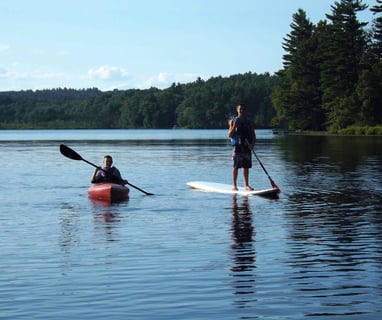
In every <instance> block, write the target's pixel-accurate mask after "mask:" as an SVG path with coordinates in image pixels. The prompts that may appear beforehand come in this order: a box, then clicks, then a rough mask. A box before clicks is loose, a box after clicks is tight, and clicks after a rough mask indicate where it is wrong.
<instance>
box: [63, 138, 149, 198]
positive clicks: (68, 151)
mask: <svg viewBox="0 0 382 320" xmlns="http://www.w3.org/2000/svg"><path fill="white" fill-rule="evenodd" d="M60 152H61V153H62V154H63V155H64V156H65V157H67V158H69V159H72V160H82V161H84V162H86V163H87V164H90V165H91V166H93V167H95V168H98V169H99V168H100V167H99V166H97V165H96V164H94V163H92V162H90V161H88V160H86V159H84V158H82V157H81V155H80V154H79V153H77V152H76V151H74V150H73V149H71V148H69V147H68V146H66V145H64V144H61V145H60ZM101 170H103V169H102V168H101ZM125 184H128V185H129V186H131V187H133V188H134V189H137V190H139V191H141V192H143V193H144V194H146V195H149V196H152V195H154V194H153V193H150V192H147V191H145V190H142V189H141V188H138V187H137V186H135V185H133V184H132V183H130V182H127V183H125Z"/></svg>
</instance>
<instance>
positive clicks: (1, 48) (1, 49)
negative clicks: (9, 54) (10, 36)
mask: <svg viewBox="0 0 382 320" xmlns="http://www.w3.org/2000/svg"><path fill="white" fill-rule="evenodd" d="M9 48H10V46H9V45H7V44H3V43H0V52H5V51H7V50H9Z"/></svg>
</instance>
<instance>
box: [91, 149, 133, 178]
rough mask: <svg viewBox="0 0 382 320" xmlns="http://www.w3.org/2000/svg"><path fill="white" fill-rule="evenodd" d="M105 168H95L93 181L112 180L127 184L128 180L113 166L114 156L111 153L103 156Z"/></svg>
mask: <svg viewBox="0 0 382 320" xmlns="http://www.w3.org/2000/svg"><path fill="white" fill-rule="evenodd" d="M103 165H104V166H103V168H102V167H98V168H96V169H95V170H94V173H93V176H92V179H91V183H102V182H112V183H118V184H123V185H124V184H127V183H128V181H127V180H125V179H122V176H121V173H120V172H119V170H118V169H117V168H116V167H114V166H113V158H112V157H111V156H109V155H106V156H104V157H103Z"/></svg>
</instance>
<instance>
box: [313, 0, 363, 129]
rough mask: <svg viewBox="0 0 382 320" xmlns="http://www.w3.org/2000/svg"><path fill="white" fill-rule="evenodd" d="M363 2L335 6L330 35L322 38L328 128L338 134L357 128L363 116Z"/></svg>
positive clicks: (345, 0)
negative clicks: (360, 16)
mask: <svg viewBox="0 0 382 320" xmlns="http://www.w3.org/2000/svg"><path fill="white" fill-rule="evenodd" d="M366 7H367V6H366V5H365V4H363V3H362V1H359V0H341V1H339V2H335V4H334V5H332V6H331V8H332V13H331V14H327V15H326V17H327V18H328V19H329V20H330V21H331V23H330V24H328V26H327V28H328V29H327V32H325V33H322V34H321V38H320V53H321V54H322V59H323V60H322V63H321V77H320V79H321V90H322V93H323V95H322V102H323V108H324V110H325V111H326V116H327V128H328V129H329V130H331V131H337V130H339V129H341V128H345V127H347V126H349V125H352V124H356V123H357V121H358V120H359V116H360V107H359V106H360V102H359V97H358V96H357V94H356V90H355V88H356V85H357V82H358V78H359V75H360V73H361V64H360V62H361V59H362V56H363V53H364V51H365V46H366V39H365V31H364V30H363V27H364V26H366V25H367V23H363V22H359V21H358V19H357V13H358V12H360V11H363V10H365V9H366Z"/></svg>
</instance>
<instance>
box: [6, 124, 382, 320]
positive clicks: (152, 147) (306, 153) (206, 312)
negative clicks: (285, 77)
mask: <svg viewBox="0 0 382 320" xmlns="http://www.w3.org/2000/svg"><path fill="white" fill-rule="evenodd" d="M226 134H227V131H226V130H78V131H77V130H57V131H56V130H52V131H49V130H47V131H39V130H36V131H0V148H1V161H2V164H1V166H2V173H1V178H0V179H1V185H2V190H1V209H0V244H1V251H0V252H1V254H0V259H1V261H0V268H1V270H0V271H1V272H0V284H1V286H0V319H28V320H30V319H108V320H111V319H303V318H314V319H357V320H358V319H380V318H381V316H382V201H381V200H382V196H381V193H382V138H380V137H338V136H328V137H322V136H291V135H290V136H289V135H288V136H273V135H272V132H271V131H266V130H265V131H262V130H258V131H257V136H258V143H257V146H256V153H257V155H258V156H259V158H260V160H261V161H262V163H263V164H264V166H265V168H266V169H267V171H268V173H269V174H270V176H271V177H272V179H273V180H274V181H275V182H276V183H277V185H278V186H279V187H280V188H281V190H282V192H281V194H280V198H279V199H276V200H275V199H273V200H272V199H266V198H261V197H235V196H231V195H223V194H214V193H205V192H198V191H194V190H191V189H189V188H188V187H187V186H186V182H187V181H193V180H207V181H215V182H222V183H230V182H231V147H230V146H229V143H228V141H227V138H226ZM60 143H64V144H66V145H68V146H69V147H71V148H73V149H74V150H75V151H77V152H78V153H79V154H81V156H82V157H83V158H84V159H86V160H89V161H91V162H93V163H96V164H101V163H102V158H103V155H105V154H107V153H110V154H111V155H112V156H113V158H114V164H115V166H116V167H118V168H119V169H120V171H121V173H122V175H123V176H124V177H125V178H126V179H128V180H129V182H130V183H132V184H134V185H136V186H137V187H139V188H141V189H143V190H145V191H147V192H151V193H154V194H155V195H154V196H147V195H145V194H143V193H142V192H140V191H138V190H136V189H134V188H131V189H130V198H129V200H128V201H126V202H122V203H119V204H113V205H111V206H107V205H104V204H102V203H93V202H92V201H90V200H89V199H88V197H87V188H88V187H89V180H90V176H91V174H92V172H93V169H94V168H93V167H92V166H90V165H88V164H87V163H85V162H84V161H75V160H71V159H68V158H66V157H64V156H62V155H61V154H60V152H59V144H60ZM239 179H240V181H242V177H241V172H240V176H239ZM250 180H251V184H252V186H253V187H255V188H257V189H264V188H269V187H270V182H269V180H268V178H267V176H266V174H265V173H264V171H263V170H262V169H261V167H260V165H259V164H258V163H257V162H256V159H254V161H253V168H252V169H251V172H250ZM241 183H242V182H241Z"/></svg>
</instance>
